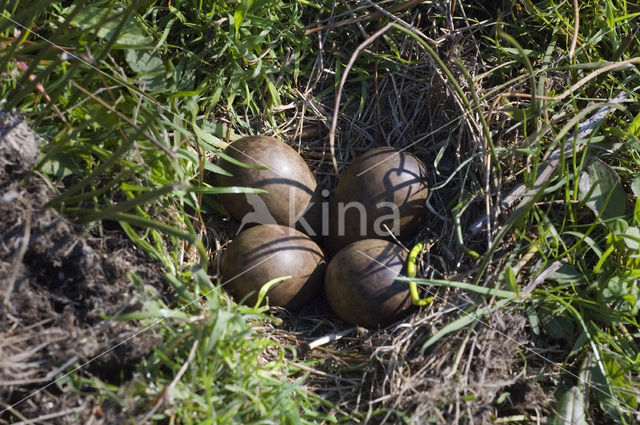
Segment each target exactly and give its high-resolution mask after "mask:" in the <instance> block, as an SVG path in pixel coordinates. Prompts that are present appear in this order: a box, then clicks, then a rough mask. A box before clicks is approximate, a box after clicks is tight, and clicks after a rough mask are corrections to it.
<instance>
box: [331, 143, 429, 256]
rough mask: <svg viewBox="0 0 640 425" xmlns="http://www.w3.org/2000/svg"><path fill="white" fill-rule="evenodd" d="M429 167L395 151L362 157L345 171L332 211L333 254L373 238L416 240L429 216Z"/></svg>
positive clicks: (386, 149)
mask: <svg viewBox="0 0 640 425" xmlns="http://www.w3.org/2000/svg"><path fill="white" fill-rule="evenodd" d="M427 194H428V188H427V175H426V167H425V166H424V164H423V163H422V161H420V160H419V159H418V158H416V157H415V156H414V155H412V154H410V153H407V152H404V151H399V150H397V149H394V148H390V147H381V148H376V149H372V150H370V151H368V152H366V153H365V154H363V155H361V156H359V157H357V158H356V159H355V160H354V161H353V162H352V163H351V165H350V166H349V167H348V168H347V169H346V170H345V171H344V173H342V175H341V176H340V180H339V182H338V186H337V187H336V189H335V192H334V195H333V199H332V201H331V205H330V207H329V211H330V212H329V217H330V223H329V225H330V227H329V229H330V230H329V243H328V251H329V252H330V253H332V254H335V253H336V252H338V251H339V250H340V249H341V248H342V247H344V246H346V245H348V244H350V243H352V242H355V241H358V240H362V239H367V238H386V237H388V236H389V232H388V231H386V229H385V226H386V227H387V228H389V229H390V230H391V231H392V233H393V234H394V235H395V236H396V237H397V238H398V239H399V240H401V241H403V242H404V241H407V240H408V239H411V238H412V237H413V236H414V235H415V232H416V231H417V230H418V229H419V226H420V224H421V222H422V220H423V218H424V216H425V213H426V211H427V209H426V199H427Z"/></svg>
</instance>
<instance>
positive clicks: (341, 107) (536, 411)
mask: <svg viewBox="0 0 640 425" xmlns="http://www.w3.org/2000/svg"><path fill="white" fill-rule="evenodd" d="M425 7H426V6H425ZM432 7H436V6H432ZM428 14H429V10H420V8H417V9H416V11H415V12H413V13H412V14H411V15H408V16H405V18H406V19H407V21H408V22H405V23H407V24H409V25H412V24H418V23H419V20H420V19H423V16H427V15H428ZM325 24H326V25H325V28H328V30H327V31H324V32H322V31H319V32H317V33H315V35H314V36H315V37H317V38H318V42H319V44H320V45H322V46H329V47H325V49H324V50H321V51H320V52H319V53H318V58H317V60H316V63H317V64H318V66H317V67H316V68H315V69H314V72H313V74H312V75H310V76H309V80H308V81H309V82H308V84H307V86H306V87H305V88H304V90H302V89H300V90H299V91H298V93H297V94H298V101H297V102H296V103H295V104H293V105H291V109H290V110H289V111H288V112H289V114H288V120H286V122H284V123H283V124H282V125H281V126H280V128H279V129H278V131H277V132H276V133H277V134H276V136H280V137H281V138H283V139H285V142H287V143H288V144H290V145H291V146H293V147H294V148H297V149H298V152H299V153H300V154H301V156H302V157H303V158H304V159H305V161H306V162H307V163H308V164H309V166H310V168H311V169H312V171H313V172H314V175H315V177H316V180H317V182H318V184H319V185H321V186H322V187H325V188H328V189H330V190H332V189H333V188H335V186H336V183H337V179H338V176H339V174H340V172H341V171H342V170H344V168H345V167H346V166H347V165H348V164H349V163H350V162H351V161H352V160H353V159H354V158H355V157H356V156H358V155H359V154H361V153H363V152H366V151H368V150H370V149H373V148H376V147H380V146H391V147H395V148H398V149H403V150H406V151H407V152H410V153H412V154H414V155H416V156H417V157H419V158H420V159H421V160H422V161H423V162H424V163H425V164H426V165H427V168H428V169H429V173H430V175H429V186H430V188H431V190H430V194H429V198H428V201H427V204H428V209H429V217H428V219H427V220H426V225H425V226H424V227H423V228H422V229H421V231H420V232H419V234H417V235H416V236H415V238H414V240H413V241H412V242H413V243H415V242H418V241H425V242H426V243H425V246H426V249H425V250H424V252H423V254H422V255H421V256H420V257H419V261H418V269H419V270H420V275H421V276H423V277H425V278H430V279H444V280H447V279H449V280H455V281H470V280H472V279H473V277H475V274H476V273H477V271H478V268H477V263H476V261H475V259H474V258H473V257H472V256H470V255H468V252H469V251H477V252H480V253H483V252H486V251H487V246H488V244H489V243H490V238H491V235H495V231H494V229H496V227H497V223H499V222H500V217H498V216H497V214H495V213H493V215H492V214H491V213H489V209H488V207H487V206H488V205H496V202H497V200H498V199H500V196H501V193H503V192H504V193H506V192H507V191H508V190H509V189H510V188H511V187H512V186H513V185H514V184H515V182H516V178H515V173H516V171H515V170H516V168H517V167H510V169H508V170H503V171H502V172H501V173H500V174H496V172H495V169H494V168H492V167H491V165H490V162H489V161H490V159H489V153H488V149H487V146H486V138H485V136H484V134H483V129H482V123H481V121H480V118H479V116H480V114H485V116H489V115H491V116H492V119H491V120H490V121H489V122H488V126H489V130H490V131H491V132H492V134H493V135H494V136H495V137H494V143H496V145H500V144H502V145H504V146H511V145H512V144H513V143H516V142H517V141H518V140H522V138H523V136H522V134H519V133H518V130H508V129H509V125H510V124H509V123H510V117H509V116H508V115H506V114H498V113H493V112H492V108H493V106H494V105H492V104H491V103H490V102H489V101H485V102H484V103H481V104H480V105H477V107H476V108H475V109H473V110H469V108H468V107H467V106H465V103H464V102H463V100H462V99H461V98H460V95H459V93H458V92H457V91H456V89H455V87H454V85H453V84H452V81H451V80H450V78H449V77H447V76H446V75H445V74H444V73H443V71H442V68H441V67H440V66H438V65H437V64H436V62H435V61H434V58H433V56H432V55H430V54H429V53H428V52H427V51H426V50H425V49H424V48H423V47H422V46H421V45H420V43H418V42H417V41H416V40H414V39H412V38H409V37H402V36H400V34H395V35H394V33H391V32H387V33H386V34H385V37H387V39H386V40H385V41H382V37H378V38H376V39H375V40H374V39H373V37H372V36H371V35H370V34H373V33H374V32H375V30H378V29H380V27H379V26H375V25H369V26H365V27H363V26H362V25H360V26H358V25H354V26H353V33H354V34H353V37H352V38H350V39H348V41H345V38H344V37H345V31H342V32H341V36H342V37H343V38H342V39H341V40H340V41H338V40H334V39H332V36H331V31H330V28H331V26H332V22H331V21H329V22H326V23H325ZM467 30H471V28H457V29H456V30H455V31H445V30H442V31H441V32H440V35H441V36H440V37H439V38H437V39H429V40H428V42H429V43H431V44H432V47H433V48H434V49H437V50H438V52H439V55H440V57H441V58H442V59H443V61H444V64H445V65H448V66H449V68H450V69H452V70H454V69H458V68H456V67H455V66H454V65H453V60H448V58H454V57H461V58H465V65H466V68H467V69H471V70H473V74H474V75H480V74H482V73H483V72H485V71H486V70H487V69H489V68H490V65H489V64H485V63H483V61H482V59H481V57H480V54H479V46H478V44H477V42H476V41H475V40H474V38H473V37H470V38H466V39H464V41H463V38H464V34H465V31H467ZM346 32H347V33H348V31H346ZM427 38H428V37H427ZM341 42H344V43H346V45H344V44H340V46H341V49H340V51H349V52H355V53H352V56H350V57H349V56H343V57H341V56H340V55H339V52H337V51H336V50H335V49H333V48H332V47H331V46H335V45H338V43H341ZM390 46H395V48H396V49H397V50H396V51H391V49H390ZM385 55H397V56H399V57H401V58H403V60H404V63H405V65H404V66H401V67H399V66H397V63H390V62H387V61H385V60H384V57H385ZM350 59H353V63H354V64H355V65H354V67H353V68H351V69H350V70H348V69H347V71H348V72H350V73H351V74H350V76H349V77H347V78H345V81H346V84H345V85H344V86H340V90H341V91H340V99H341V100H340V102H339V104H338V105H336V98H335V97H334V98H324V99H318V98H317V97H314V94H316V93H321V92H322V91H323V90H324V89H325V88H327V87H329V86H331V85H334V84H335V81H336V79H335V76H334V75H333V74H332V73H329V72H327V69H335V68H336V67H335V63H336V61H338V60H340V61H341V62H342V63H347V62H348V61H349V60H350ZM347 71H343V72H347ZM365 76H366V77H367V78H365ZM453 76H454V78H455V79H456V83H457V84H459V85H460V86H461V88H462V90H463V92H464V93H465V94H466V95H467V96H468V97H471V95H470V94H469V93H470V90H469V86H468V83H467V78H465V76H464V75H463V74H462V73H458V74H455V73H454V75H453ZM490 84H491V82H490V81H487V80H483V79H480V80H478V82H477V86H476V87H474V90H475V91H476V93H478V94H479V95H481V94H484V93H485V92H487V91H489V90H490V89H491V86H490ZM336 108H337V109H336ZM334 111H337V113H336V114H335V115H334ZM333 126H335V128H336V131H335V142H334V143H333V145H334V146H333V149H332V138H333V135H332V134H331V133H332V131H333V129H332V127H333ZM272 131H273V129H269V128H268V127H264V128H257V132H262V133H263V134H264V133H269V132H272ZM509 140H510V141H509ZM514 141H515V142H514ZM332 151H333V153H332ZM334 158H335V160H336V163H337V165H338V172H336V170H335V169H334V166H333V160H334ZM513 161H514V163H517V161H519V159H518V158H513ZM487 189H488V190H487ZM457 205H461V207H456V206H457ZM221 223H223V220H222V217H219V216H215V217H211V219H210V220H209V223H208V229H209V233H208V237H209V242H210V243H209V246H210V247H211V251H212V258H213V264H212V272H211V274H212V275H214V276H217V277H220V276H221V274H220V267H219V264H220V257H221V254H222V252H223V251H224V247H225V245H226V244H227V243H228V242H229V241H230V240H231V239H232V238H233V236H234V235H235V232H236V231H237V229H238V227H237V225H235V224H234V223H232V222H224V225H221ZM474 228H475V230H471V229H474ZM407 248H408V249H410V248H411V246H408V247H407ZM509 248H510V242H509V241H508V240H505V241H503V242H501V244H500V246H499V247H498V248H497V249H496V251H495V254H494V256H493V260H492V263H491V264H489V266H488V268H487V269H486V270H485V271H483V273H484V276H483V280H482V281H481V282H483V283H484V284H485V285H486V284H491V285H492V286H493V283H492V282H495V280H496V278H497V273H498V272H497V271H498V270H500V269H501V265H502V264H503V262H504V261H505V259H506V256H507V255H508V251H509ZM423 291H424V292H423V294H422V295H423V296H433V301H432V302H431V303H430V304H428V305H427V306H424V307H420V308H416V309H415V311H413V313H412V314H411V315H409V316H408V317H407V318H405V319H403V320H401V321H399V322H396V323H394V324H392V325H390V326H387V327H385V328H382V329H376V330H366V329H362V328H352V327H350V326H349V325H348V324H346V323H344V322H342V321H340V320H339V319H337V318H336V317H335V316H334V315H333V314H332V313H331V311H330V309H329V307H328V305H327V303H326V302H325V301H317V302H315V303H314V304H313V305H310V306H308V307H307V308H305V309H303V310H302V311H300V312H297V313H295V314H292V313H290V312H287V311H284V310H279V309H273V310H272V311H273V313H274V315H275V316H276V317H278V318H279V319H280V320H279V321H277V322H276V323H270V324H262V325H261V328H260V329H261V331H263V332H265V334H267V335H269V337H270V338H272V339H273V340H274V341H276V342H279V343H283V344H293V345H294V346H295V347H297V350H296V352H297V356H298V357H297V358H292V361H294V362H295V363H296V365H297V366H299V367H300V368H301V369H302V370H303V371H305V372H308V373H309V378H308V379H307V380H306V385H307V386H308V387H309V388H311V389H312V390H313V391H314V392H316V393H317V394H320V395H321V396H322V397H323V398H324V399H326V400H328V401H330V402H331V403H332V407H331V409H336V412H337V414H340V413H345V414H349V415H354V414H355V415H357V417H359V418H360V419H361V421H362V422H363V423H399V422H403V421H409V422H411V423H425V422H428V421H433V422H434V423H463V422H468V423H488V422H490V421H491V420H492V419H495V418H498V417H506V416H513V415H516V416H517V415H526V417H529V418H535V417H541V416H547V415H548V414H549V406H550V402H551V400H550V399H549V396H548V395H545V393H544V392H543V391H542V389H541V387H540V385H539V384H537V383H535V382H530V381H528V380H526V379H525V377H526V375H527V374H528V373H531V371H544V370H545V368H548V366H549V365H548V364H545V363H544V362H538V361H537V359H536V358H535V357H534V358H533V359H532V358H529V356H528V355H527V354H526V350H528V349H531V348H534V345H535V344H534V341H533V340H532V338H533V336H532V335H530V334H529V333H528V328H527V321H526V318H525V316H524V314H523V312H522V311H521V310H516V309H496V310H492V311H490V312H489V313H487V314H486V315H484V316H470V314H472V313H473V312H474V311H475V310H476V309H482V308H484V307H487V306H489V305H492V304H491V303H492V300H489V299H487V298H485V297H482V296H475V295H471V294H469V293H466V292H464V291H461V290H456V289H451V288H423ZM464 318H467V319H469V320H466V321H465V320H461V319H464ZM462 322H464V324H463V325H460V326H456V325H457V324H458V323H462ZM447 326H455V327H456V328H455V329H451V332H450V333H449V334H448V335H446V336H445V337H443V338H440V339H438V340H436V341H435V342H433V341H431V342H430V343H429V346H428V347H427V348H426V349H424V350H423V347H424V344H425V342H427V341H428V340H429V338H430V337H432V336H433V335H435V334H436V332H437V331H439V330H442V329H446V327H447ZM264 357H265V361H268V360H269V359H270V358H271V357H270V353H269V352H268V351H267V352H265V354H264ZM303 360H304V361H310V360H313V361H312V364H313V366H311V367H310V366H304V365H303V364H302V363H305V364H307V363H306V362H303ZM527 362H528V363H527ZM522 417H525V416H522Z"/></svg>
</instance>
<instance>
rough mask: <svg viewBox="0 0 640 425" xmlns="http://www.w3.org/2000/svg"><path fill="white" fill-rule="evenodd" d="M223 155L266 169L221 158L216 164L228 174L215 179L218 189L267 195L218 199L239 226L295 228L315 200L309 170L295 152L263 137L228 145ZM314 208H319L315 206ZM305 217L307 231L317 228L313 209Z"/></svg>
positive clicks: (252, 137) (254, 137)
mask: <svg viewBox="0 0 640 425" xmlns="http://www.w3.org/2000/svg"><path fill="white" fill-rule="evenodd" d="M224 153H225V154H227V155H228V156H230V157H232V158H234V159H236V160H238V161H241V162H243V163H245V164H249V165H255V166H266V167H269V168H268V169H252V168H246V167H242V166H240V165H237V164H234V163H231V162H229V161H226V160H224V159H222V158H221V159H220V161H219V162H218V165H219V166H221V167H222V168H223V169H225V170H226V171H228V172H229V173H230V174H231V176H224V175H218V176H216V184H217V185H218V186H244V187H252V188H255V189H263V190H266V191H267V192H268V193H262V194H245V193H237V194H225V195H220V200H221V202H222V205H223V206H224V207H225V209H226V210H227V211H228V212H229V214H231V216H232V217H233V218H234V219H235V220H237V221H239V222H242V223H260V224H282V225H285V226H291V227H296V224H298V225H299V223H296V221H297V220H298V219H299V217H300V216H302V214H303V212H304V211H305V210H306V209H307V207H308V205H309V201H310V200H311V199H312V197H314V199H316V198H318V199H319V196H318V195H317V194H316V193H315V192H316V181H315V179H314V177H313V174H312V173H311V170H309V167H308V166H307V164H306V163H305V162H304V160H303V159H302V157H301V156H300V155H299V154H298V152H296V151H295V150H294V149H293V148H291V147H290V146H289V145H287V144H285V143H283V142H279V141H278V140H276V139H274V138H272V137H266V136H250V137H244V138H242V139H238V140H236V141H235V142H233V143H231V144H230V145H229V146H228V147H227V148H226V149H225V150H224ZM316 204H318V205H317V206H318V207H319V203H317V202H316ZM265 213H266V214H265ZM305 217H306V219H307V222H309V226H310V228H312V229H318V228H319V224H320V223H319V219H320V218H319V216H318V215H317V210H316V209H315V208H312V209H310V210H309V214H307V215H306V216H305ZM243 220H244V221H243ZM300 229H301V230H305V231H306V230H307V229H305V228H300ZM314 232H315V233H318V231H314Z"/></svg>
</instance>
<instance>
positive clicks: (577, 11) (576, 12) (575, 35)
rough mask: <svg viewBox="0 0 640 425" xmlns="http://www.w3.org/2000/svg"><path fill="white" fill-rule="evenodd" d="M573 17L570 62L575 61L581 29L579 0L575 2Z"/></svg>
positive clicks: (574, 0)
mask: <svg viewBox="0 0 640 425" xmlns="http://www.w3.org/2000/svg"><path fill="white" fill-rule="evenodd" d="M573 15H574V21H575V22H574V24H573V37H572V38H571V47H570V48H569V60H570V61H572V60H573V55H574V54H575V52H576V43H577V42H578V30H579V28H580V6H579V5H578V0H573Z"/></svg>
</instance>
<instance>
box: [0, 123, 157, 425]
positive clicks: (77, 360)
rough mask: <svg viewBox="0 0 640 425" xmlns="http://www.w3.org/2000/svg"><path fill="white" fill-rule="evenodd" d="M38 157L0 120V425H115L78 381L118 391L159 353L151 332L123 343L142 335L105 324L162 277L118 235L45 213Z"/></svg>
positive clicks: (23, 133)
mask: <svg viewBox="0 0 640 425" xmlns="http://www.w3.org/2000/svg"><path fill="white" fill-rule="evenodd" d="M39 156H40V153H39V151H38V137H37V136H36V135H35V134H34V133H33V132H32V131H31V130H30V129H29V127H28V126H27V124H26V122H25V121H24V120H23V119H22V117H21V116H19V115H18V114H15V113H2V114H0V217H2V219H1V220H0V424H4V423H13V422H16V421H25V420H26V419H34V418H40V420H46V422H47V423H60V424H66V423H89V422H92V423H94V424H97V423H103V422H105V421H106V422H113V421H114V420H116V418H117V417H118V416H119V415H120V413H119V412H120V410H121V409H120V408H119V407H118V406H117V405H116V404H113V405H105V406H99V405H98V404H97V401H96V400H98V398H97V397H96V396H95V394H93V393H92V390H91V388H89V387H87V386H86V385H81V384H80V379H82V378H83V377H90V378H91V379H98V380H101V381H103V382H106V383H113V384H119V383H121V382H122V381H124V380H126V379H128V378H129V377H130V376H131V375H132V373H133V371H134V368H135V366H136V364H137V363H138V362H139V360H140V359H142V358H144V357H146V356H147V355H148V354H149V353H150V352H151V350H152V349H153V347H154V346H156V345H157V344H159V343H160V341H161V339H160V337H159V335H157V334H155V333H154V331H153V329H150V330H147V331H145V332H143V333H140V334H139V335H137V336H136V337H135V339H129V340H127V338H128V337H130V336H132V335H134V334H136V332H139V331H141V330H142V329H143V327H142V325H141V324H140V323H138V322H134V321H115V320H109V319H108V318H109V317H114V316H118V315H121V314H123V313H127V312H130V311H136V310H139V309H140V307H141V301H140V299H141V298H140V294H142V293H143V291H144V292H145V293H147V294H148V293H149V292H151V293H155V294H156V296H158V294H162V293H164V286H165V282H164V279H163V274H162V269H161V267H160V266H159V265H157V264H155V263H153V262H152V261H151V260H149V259H148V257H146V256H145V255H143V253H141V252H139V251H138V250H137V248H135V247H134V246H133V244H132V243H130V242H129V240H128V239H126V236H124V235H123V234H122V233H121V232H119V231H118V230H110V231H107V230H104V229H102V232H101V233H99V230H100V229H98V228H93V229H88V228H82V227H79V226H76V225H74V224H73V223H71V222H70V221H69V220H67V219H66V218H65V217H63V216H62V215H61V214H60V213H59V212H58V211H56V210H55V209H53V208H50V207H48V206H47V203H48V202H49V200H50V199H51V198H52V197H53V196H54V195H55V194H56V191H55V189H54V188H53V187H51V185H50V184H49V183H48V181H47V180H46V179H45V177H44V176H42V175H40V174H38V173H32V172H30V171H29V169H30V167H31V166H32V165H33V164H34V163H35V162H36V160H37V159H38V157H39ZM129 273H135V274H136V275H137V276H138V280H139V281H140V282H143V285H140V286H141V287H140V286H136V285H134V284H133V283H132V280H131V279H130V278H129ZM76 368H81V370H80V371H79V372H78V373H76V374H74V375H71V376H69V377H67V376H66V375H65V374H66V373H68V372H71V371H72V370H74V369H76ZM72 387H73V388H74V389H75V390H74V391H65V392H63V389H67V390H68V389H70V388H72ZM79 390H84V391H79ZM29 423H30V422H29Z"/></svg>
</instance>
